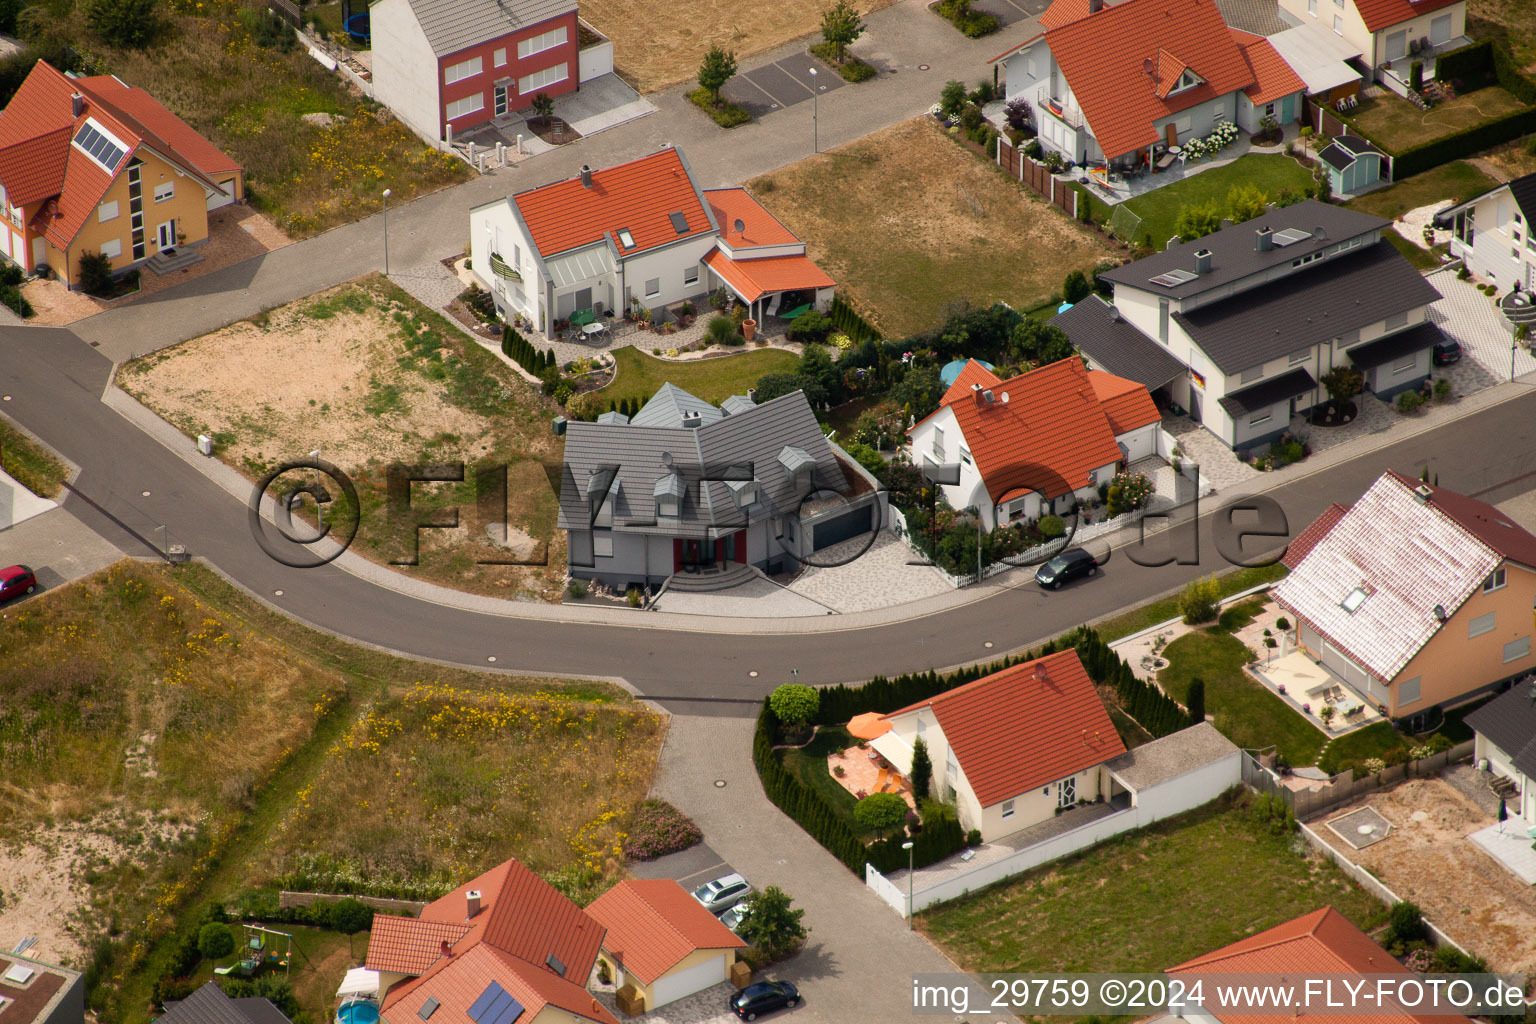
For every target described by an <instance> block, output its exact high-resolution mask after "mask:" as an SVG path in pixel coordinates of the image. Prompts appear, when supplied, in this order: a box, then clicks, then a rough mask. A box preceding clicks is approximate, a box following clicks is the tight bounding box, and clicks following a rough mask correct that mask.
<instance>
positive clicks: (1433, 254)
mask: <svg viewBox="0 0 1536 1024" xmlns="http://www.w3.org/2000/svg"><path fill="white" fill-rule="evenodd" d="M1382 237H1383V238H1385V239H1386V240H1387V242H1388V243H1389V244H1390V245H1391V246H1392V248H1394V249H1396V250H1397V251H1398V252H1400V253H1402V255H1403V259H1405V260H1407V261H1408V262H1409V263H1411V264H1413V269H1415V270H1418V271H1430V270H1434V269H1435V268H1436V267H1438V266H1439V265H1440V254H1441V253H1443V252H1447V251H1449V246H1444V245H1437V246H1435V247H1434V248H1433V249H1425V248H1424V247H1423V246H1418V245H1414V244H1413V243H1412V242H1410V241H1408V239H1406V238H1404V237H1403V236H1402V234H1401V233H1400V232H1398V231H1397V230H1395V229H1388V230H1387V231H1383V232H1382Z"/></svg>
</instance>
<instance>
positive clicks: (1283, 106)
mask: <svg viewBox="0 0 1536 1024" xmlns="http://www.w3.org/2000/svg"><path fill="white" fill-rule="evenodd" d="M1295 117H1296V97H1295V96H1287V97H1286V98H1285V99H1283V100H1281V101H1280V123H1281V124H1282V125H1287V124H1290V123H1291V121H1292V120H1293V119H1294V118H1295Z"/></svg>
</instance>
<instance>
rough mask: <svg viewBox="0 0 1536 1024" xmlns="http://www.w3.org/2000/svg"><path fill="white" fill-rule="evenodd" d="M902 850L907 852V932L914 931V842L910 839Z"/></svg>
mask: <svg viewBox="0 0 1536 1024" xmlns="http://www.w3.org/2000/svg"><path fill="white" fill-rule="evenodd" d="M901 848H902V849H903V850H906V851H907V931H911V930H912V913H913V911H912V858H913V857H914V856H915V855H914V854H913V853H912V840H910V839H908V840H907V841H906V842H904V843H902V844H901Z"/></svg>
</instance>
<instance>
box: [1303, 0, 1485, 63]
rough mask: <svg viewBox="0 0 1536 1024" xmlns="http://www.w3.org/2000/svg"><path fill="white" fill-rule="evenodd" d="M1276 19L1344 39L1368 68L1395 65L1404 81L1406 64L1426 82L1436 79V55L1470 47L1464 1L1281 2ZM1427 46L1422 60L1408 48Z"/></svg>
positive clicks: (1324, 0) (1342, 0) (1359, 0)
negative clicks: (1417, 64)
mask: <svg viewBox="0 0 1536 1024" xmlns="http://www.w3.org/2000/svg"><path fill="white" fill-rule="evenodd" d="M1280 16H1281V17H1282V18H1283V19H1285V21H1286V22H1288V23H1289V24H1291V25H1317V26H1319V27H1321V28H1323V29H1326V30H1327V31H1329V32H1332V33H1333V34H1334V35H1335V36H1338V37H1339V38H1341V39H1343V40H1344V41H1345V42H1347V43H1348V44H1349V45H1350V46H1351V47H1352V48H1354V50H1355V51H1356V52H1357V53H1359V54H1360V59H1361V60H1362V61H1364V62H1365V63H1366V64H1367V65H1368V66H1369V67H1372V68H1379V67H1382V66H1383V65H1385V64H1387V63H1388V62H1389V61H1390V62H1393V66H1394V69H1397V70H1400V71H1401V72H1402V74H1401V77H1402V78H1404V79H1406V78H1407V63H1408V62H1409V61H1412V60H1423V61H1424V77H1425V78H1426V79H1430V78H1433V77H1434V76H1435V62H1434V59H1433V55H1434V54H1435V53H1436V52H1443V51H1444V50H1448V49H1454V48H1456V47H1458V46H1462V45H1465V44H1466V43H1468V42H1470V40H1468V39H1467V38H1466V28H1467V4H1466V0H1280ZM1423 40H1427V41H1428V43H1429V45H1428V47H1427V48H1425V49H1424V50H1423V51H1421V54H1416V53H1411V52H1410V47H1411V46H1412V45H1413V44H1416V43H1419V42H1420V41H1423Z"/></svg>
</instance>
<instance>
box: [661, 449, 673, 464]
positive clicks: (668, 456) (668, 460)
mask: <svg viewBox="0 0 1536 1024" xmlns="http://www.w3.org/2000/svg"><path fill="white" fill-rule="evenodd" d="M661 464H662V465H663V466H670V465H672V453H671V452H662V453H661Z"/></svg>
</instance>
